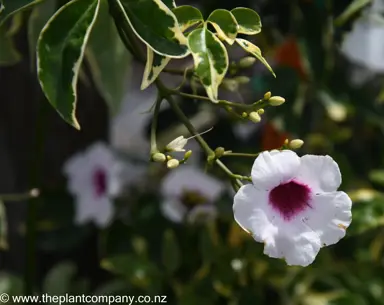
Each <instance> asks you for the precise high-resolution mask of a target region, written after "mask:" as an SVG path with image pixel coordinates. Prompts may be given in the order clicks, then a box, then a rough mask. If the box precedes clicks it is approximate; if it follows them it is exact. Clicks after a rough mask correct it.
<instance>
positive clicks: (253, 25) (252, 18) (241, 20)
mask: <svg viewBox="0 0 384 305" xmlns="http://www.w3.org/2000/svg"><path fill="white" fill-rule="evenodd" d="M231 13H232V14H233V16H235V18H236V21H237V23H238V25H239V27H238V30H237V31H238V33H241V34H246V35H255V34H258V33H260V32H261V20H260V16H259V14H258V13H256V12H255V11H254V10H251V9H249V8H245V7H237V8H235V9H233V10H232V11H231Z"/></svg>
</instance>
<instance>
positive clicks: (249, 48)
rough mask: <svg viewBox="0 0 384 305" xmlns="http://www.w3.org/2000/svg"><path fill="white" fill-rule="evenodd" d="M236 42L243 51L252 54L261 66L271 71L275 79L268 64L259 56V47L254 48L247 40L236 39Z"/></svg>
mask: <svg viewBox="0 0 384 305" xmlns="http://www.w3.org/2000/svg"><path fill="white" fill-rule="evenodd" d="M236 42H237V43H238V44H239V46H241V47H242V48H243V49H244V51H246V52H248V53H250V54H252V55H253V56H255V57H256V58H257V59H258V60H260V61H261V62H262V64H263V65H264V66H266V67H267V69H268V70H269V71H271V73H272V74H273V76H274V77H276V74H275V72H273V70H272V68H271V66H270V65H269V64H268V62H267V61H266V60H265V58H264V57H263V55H262V54H261V50H260V49H259V47H257V46H255V45H254V44H253V43H251V42H249V41H248V40H245V39H241V38H236Z"/></svg>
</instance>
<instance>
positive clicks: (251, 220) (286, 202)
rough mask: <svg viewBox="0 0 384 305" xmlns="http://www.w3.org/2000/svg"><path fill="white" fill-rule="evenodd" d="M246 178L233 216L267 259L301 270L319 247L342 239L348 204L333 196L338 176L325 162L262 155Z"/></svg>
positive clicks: (324, 158) (344, 198)
mask: <svg viewBox="0 0 384 305" xmlns="http://www.w3.org/2000/svg"><path fill="white" fill-rule="evenodd" d="M251 174H252V181H253V184H249V185H245V186H242V187H241V188H240V190H239V191H238V192H237V194H236V195H235V197H234V204H233V211H234V216H235V220H236V221H237V223H238V224H239V225H240V226H241V227H242V228H243V229H244V230H246V231H248V232H250V233H251V234H252V236H253V238H254V239H255V240H256V241H258V242H263V243H264V245H265V246H264V253H265V254H267V255H268V256H270V257H274V258H284V259H285V260H286V262H287V264H288V265H301V266H307V265H309V264H311V263H312V262H313V261H314V259H315V257H316V255H317V253H318V252H319V250H320V248H321V247H323V246H328V245H332V244H335V243H337V242H338V241H339V240H340V239H341V238H343V237H344V236H345V230H346V228H347V227H348V226H349V225H350V223H351V218H352V214H351V206H352V202H351V199H350V198H349V197H348V195H347V194H346V193H344V192H338V191H337V188H338V187H339V186H340V184H341V174H340V170H339V167H338V165H337V163H336V162H335V161H333V159H332V158H331V157H329V156H315V155H305V156H303V157H301V158H299V157H298V156H297V155H296V153H294V152H293V151H290V150H284V151H281V152H280V151H271V152H263V153H261V154H260V155H259V156H258V157H257V159H256V160H255V163H254V165H253V167H252V173H251Z"/></svg>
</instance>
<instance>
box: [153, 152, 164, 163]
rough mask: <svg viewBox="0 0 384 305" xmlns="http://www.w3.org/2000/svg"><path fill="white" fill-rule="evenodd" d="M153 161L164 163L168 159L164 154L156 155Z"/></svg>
mask: <svg viewBox="0 0 384 305" xmlns="http://www.w3.org/2000/svg"><path fill="white" fill-rule="evenodd" d="M152 160H153V161H155V162H160V163H163V162H165V160H167V157H166V156H165V155H164V154H162V153H159V152H158V153H155V154H153V155H152Z"/></svg>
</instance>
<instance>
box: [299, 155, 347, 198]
mask: <svg viewBox="0 0 384 305" xmlns="http://www.w3.org/2000/svg"><path fill="white" fill-rule="evenodd" d="M296 179H297V180H298V181H300V182H302V183H304V184H306V185H308V186H309V187H310V188H311V189H312V191H313V192H315V193H321V192H334V191H336V190H337V189H338V187H339V186H340V184H341V174H340V169H339V166H338V165H337V163H336V162H335V161H334V160H333V159H332V158H331V157H330V156H315V155H305V156H303V157H301V163H300V169H299V172H298V174H297V176H296Z"/></svg>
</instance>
